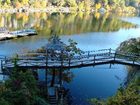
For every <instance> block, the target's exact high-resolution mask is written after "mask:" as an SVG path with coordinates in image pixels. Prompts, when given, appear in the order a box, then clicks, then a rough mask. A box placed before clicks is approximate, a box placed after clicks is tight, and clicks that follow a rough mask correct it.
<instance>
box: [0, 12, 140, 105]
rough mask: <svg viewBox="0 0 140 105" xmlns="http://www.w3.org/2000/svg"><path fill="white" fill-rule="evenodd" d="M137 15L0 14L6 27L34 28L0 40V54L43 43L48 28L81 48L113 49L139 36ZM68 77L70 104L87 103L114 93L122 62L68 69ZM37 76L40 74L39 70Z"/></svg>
mask: <svg viewBox="0 0 140 105" xmlns="http://www.w3.org/2000/svg"><path fill="white" fill-rule="evenodd" d="M139 26H140V17H131V18H128V17H127V18H126V17H120V18H119V17H118V18H116V17H114V16H110V15H109V14H105V15H103V16H102V15H100V14H99V13H96V14H90V15H88V14H86V15H85V14H58V13H55V14H46V13H32V14H27V13H20V14H0V27H8V29H9V30H17V29H23V28H35V29H36V30H37V32H38V35H37V36H32V37H24V38H20V39H13V40H8V41H1V42H0V55H6V56H13V55H14V54H15V53H24V52H26V51H28V50H34V49H37V48H40V47H41V46H45V44H46V43H47V39H48V37H49V36H50V33H51V30H53V31H54V32H55V33H56V34H57V35H59V36H60V38H61V39H62V41H64V42H65V43H68V42H67V41H68V39H69V38H71V39H73V40H74V41H76V42H77V43H78V47H79V48H81V49H82V50H96V49H104V48H112V49H116V48H117V47H118V46H119V44H120V43H121V42H123V41H125V40H127V39H129V38H137V37H140V27H139ZM69 72H70V74H71V75H70V77H69V78H70V80H69V81H67V82H66V81H64V85H65V87H67V88H68V89H70V95H71V96H72V104H73V105H88V102H87V99H89V98H94V97H99V98H107V97H109V96H112V95H113V94H115V92H116V91H117V89H118V88H119V87H120V85H121V84H123V83H124V81H125V80H126V78H127V76H128V72H129V71H128V67H127V66H124V65H117V64H115V65H112V67H111V68H110V65H102V66H95V67H85V68H77V69H71V70H70V71H69ZM40 79H43V74H42V75H41V73H40Z"/></svg>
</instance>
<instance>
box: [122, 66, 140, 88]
mask: <svg viewBox="0 0 140 105" xmlns="http://www.w3.org/2000/svg"><path fill="white" fill-rule="evenodd" d="M127 69H128V75H127V78H126V80H125V83H124V85H125V86H127V85H128V84H129V83H131V81H132V80H134V79H135V78H136V77H137V76H139V74H140V71H139V70H140V68H139V67H132V66H127Z"/></svg>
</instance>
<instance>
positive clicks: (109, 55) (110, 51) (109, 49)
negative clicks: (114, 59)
mask: <svg viewBox="0 0 140 105" xmlns="http://www.w3.org/2000/svg"><path fill="white" fill-rule="evenodd" d="M110 55H111V48H110V49H109V56H110Z"/></svg>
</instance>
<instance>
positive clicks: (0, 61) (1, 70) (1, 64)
mask: <svg viewBox="0 0 140 105" xmlns="http://www.w3.org/2000/svg"><path fill="white" fill-rule="evenodd" d="M0 62H1V71H2V70H3V64H2V60H0Z"/></svg>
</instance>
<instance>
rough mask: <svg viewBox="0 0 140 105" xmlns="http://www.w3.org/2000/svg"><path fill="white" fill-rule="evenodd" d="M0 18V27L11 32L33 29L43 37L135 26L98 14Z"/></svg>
mask: <svg viewBox="0 0 140 105" xmlns="http://www.w3.org/2000/svg"><path fill="white" fill-rule="evenodd" d="M0 17H1V18H0V26H3V25H4V24H5V26H6V27H8V28H9V29H11V30H16V29H22V28H30V27H34V28H36V29H37V30H38V31H39V33H41V34H45V35H50V30H55V32H56V34H58V35H60V34H61V35H62V34H67V35H70V34H76V33H83V32H108V31H118V30H119V29H120V28H125V29H128V28H132V27H135V26H136V25H133V24H131V23H128V22H124V21H121V20H119V19H117V18H116V17H113V18H111V17H109V15H108V14H105V15H101V14H100V13H98V12H97V13H95V14H84V13H82V12H80V13H73V14H62V13H53V14H47V13H30V14H28V13H16V14H8V13H7V14H0ZM9 24H12V25H9Z"/></svg>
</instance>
